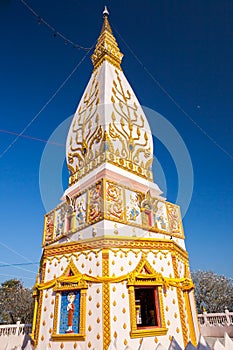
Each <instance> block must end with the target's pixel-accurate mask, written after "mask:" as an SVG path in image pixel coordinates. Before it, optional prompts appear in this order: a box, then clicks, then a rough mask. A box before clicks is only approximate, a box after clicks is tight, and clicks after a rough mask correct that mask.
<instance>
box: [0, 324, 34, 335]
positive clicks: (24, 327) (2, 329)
mask: <svg viewBox="0 0 233 350" xmlns="http://www.w3.org/2000/svg"><path fill="white" fill-rule="evenodd" d="M30 332H31V324H22V323H20V322H17V323H16V324H7V325H0V336H11V335H15V336H18V335H25V334H29V333H30Z"/></svg>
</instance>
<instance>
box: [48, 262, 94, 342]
mask: <svg viewBox="0 0 233 350" xmlns="http://www.w3.org/2000/svg"><path fill="white" fill-rule="evenodd" d="M73 278H75V280H76V281H77V282H74V281H73ZM87 288H88V285H87V282H86V281H85V280H83V279H82V274H81V273H80V272H79V270H78V269H77V267H76V265H75V263H74V262H73V260H71V261H70V262H69V264H68V266H67V267H66V269H65V271H64V273H63V275H62V279H60V280H59V279H58V280H57V282H56V285H55V286H54V292H55V293H56V297H55V311H54V323H53V333H52V339H53V340H55V341H56V340H59V341H60V340H85V337H86V292H87Z"/></svg>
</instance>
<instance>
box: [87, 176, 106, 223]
mask: <svg viewBox="0 0 233 350" xmlns="http://www.w3.org/2000/svg"><path fill="white" fill-rule="evenodd" d="M102 198H103V197H102V182H97V183H96V184H95V185H94V186H93V187H91V188H90V189H89V191H88V204H89V206H88V222H93V221H97V220H99V219H100V218H101V217H102V211H103V199H102Z"/></svg>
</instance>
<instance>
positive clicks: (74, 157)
mask: <svg viewBox="0 0 233 350" xmlns="http://www.w3.org/2000/svg"><path fill="white" fill-rule="evenodd" d="M98 105H99V86H98V81H97V80H96V74H95V75H94V78H93V80H92V83H91V87H90V90H89V91H88V92H87V93H86V94H85V96H84V98H83V104H82V105H80V107H79V109H78V111H77V112H76V113H77V114H76V116H75V118H74V120H73V124H72V126H71V128H72V135H71V137H70V141H69V152H68V168H69V170H70V171H71V173H75V172H76V171H78V170H79V169H80V168H83V167H84V166H85V165H86V164H87V163H88V162H90V161H91V160H93V159H94V158H95V156H96V154H95V152H94V150H93V145H94V144H96V143H99V142H100V141H101V139H102V137H103V128H102V126H101V125H100V116H99V114H98V113H97V109H98Z"/></svg>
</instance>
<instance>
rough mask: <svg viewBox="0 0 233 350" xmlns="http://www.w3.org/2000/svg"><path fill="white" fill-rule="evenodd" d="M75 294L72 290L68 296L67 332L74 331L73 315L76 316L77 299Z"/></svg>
mask: <svg viewBox="0 0 233 350" xmlns="http://www.w3.org/2000/svg"><path fill="white" fill-rule="evenodd" d="M75 297H76V296H75V294H74V293H73V292H70V293H69V294H68V296H67V300H68V302H69V303H68V305H67V312H68V328H67V330H66V333H73V332H74V331H73V328H72V327H73V317H74V301H75Z"/></svg>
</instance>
